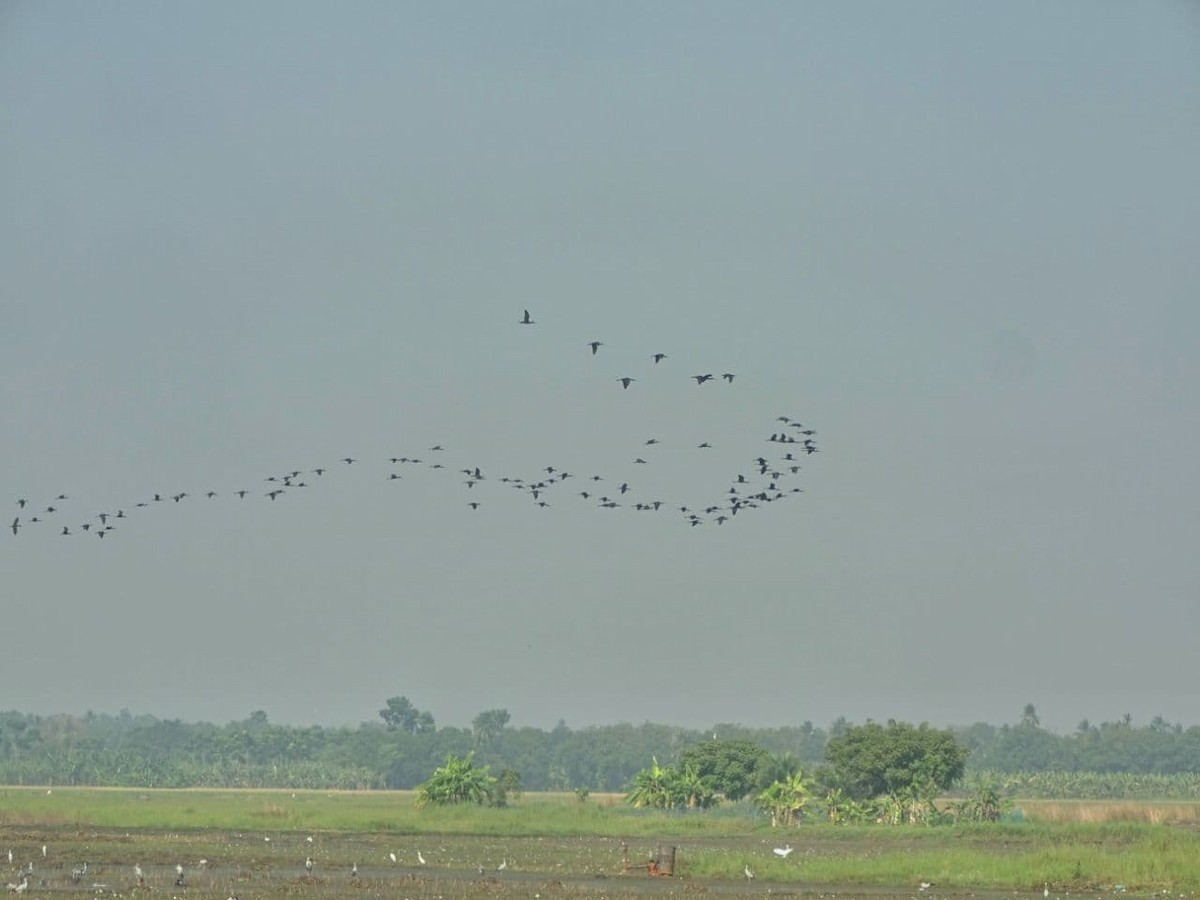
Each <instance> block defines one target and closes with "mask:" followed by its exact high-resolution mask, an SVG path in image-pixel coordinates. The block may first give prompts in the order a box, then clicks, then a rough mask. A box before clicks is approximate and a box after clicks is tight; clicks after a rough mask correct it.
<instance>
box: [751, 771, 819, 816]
mask: <svg viewBox="0 0 1200 900" xmlns="http://www.w3.org/2000/svg"><path fill="white" fill-rule="evenodd" d="M811 795H812V781H811V780H810V779H808V778H806V777H805V776H804V773H803V772H801V771H799V770H797V771H796V772H795V773H793V774H792V775H791V776H789V777H787V778H783V779H778V780H776V781H773V782H772V783H771V785H770V786H769V787H768V788H767V789H766V790H765V791H763V792H762V793H761V794H759V795H758V797H756V798H755V801H754V802H755V805H756V806H758V808H759V809H761V810H762V811H763V812H765V813H767V814H768V815H769V816H770V817H771V827H772V828H778V827H779V826H780V825H783V826H785V827H787V826H791V825H795V824H796V822H797V820H798V819H799V818H800V813H801V811H802V810H803V809H804V807H805V805H806V804H807V803H808V799H809V797H810V796H811Z"/></svg>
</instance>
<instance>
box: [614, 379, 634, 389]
mask: <svg viewBox="0 0 1200 900" xmlns="http://www.w3.org/2000/svg"><path fill="white" fill-rule="evenodd" d="M617 381H619V382H621V387H623V388H625V390H629V385H631V384H633V382H635V381H637V379H636V378H628V377H626V378H618V379H617Z"/></svg>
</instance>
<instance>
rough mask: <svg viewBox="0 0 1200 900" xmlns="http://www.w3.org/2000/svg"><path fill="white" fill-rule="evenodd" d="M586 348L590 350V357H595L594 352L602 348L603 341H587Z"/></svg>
mask: <svg viewBox="0 0 1200 900" xmlns="http://www.w3.org/2000/svg"><path fill="white" fill-rule="evenodd" d="M588 346H589V347H591V348H592V356H595V355H596V351H597V350H599V349H600V348H601V347H603V346H604V341H589V342H588Z"/></svg>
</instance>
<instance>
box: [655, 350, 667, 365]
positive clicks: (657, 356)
mask: <svg viewBox="0 0 1200 900" xmlns="http://www.w3.org/2000/svg"><path fill="white" fill-rule="evenodd" d="M666 358H667V354H665V353H655V354H654V364H655V365H656V366H657V365H658V364H659V363H660V362H662V361H663V360H664V359H666Z"/></svg>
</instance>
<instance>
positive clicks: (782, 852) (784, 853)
mask: <svg viewBox="0 0 1200 900" xmlns="http://www.w3.org/2000/svg"><path fill="white" fill-rule="evenodd" d="M795 849H796V848H795V847H793V846H792V845H791V844H788V845H787V846H786V847H776V848H775V849H774V850H772V851H771V852H772V853H774V854H775V855H776V856H779V857H782V858H783V859H787V858H788V854H789V853H791V852H792V851H793V850H795Z"/></svg>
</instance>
